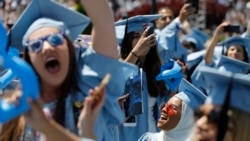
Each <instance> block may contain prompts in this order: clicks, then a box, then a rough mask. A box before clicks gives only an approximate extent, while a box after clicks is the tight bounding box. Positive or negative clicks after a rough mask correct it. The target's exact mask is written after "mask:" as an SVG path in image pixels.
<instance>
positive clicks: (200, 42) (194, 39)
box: [182, 29, 209, 51]
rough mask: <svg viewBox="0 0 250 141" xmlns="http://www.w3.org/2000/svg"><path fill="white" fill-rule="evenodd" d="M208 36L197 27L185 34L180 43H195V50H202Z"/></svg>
mask: <svg viewBox="0 0 250 141" xmlns="http://www.w3.org/2000/svg"><path fill="white" fill-rule="evenodd" d="M208 38H209V36H208V35H207V34H206V33H204V32H202V31H201V30H199V29H192V32H191V33H190V34H188V35H186V36H185V37H184V38H183V40H182V43H186V42H191V43H193V44H194V45H195V48H196V50H197V51H199V50H203V49H204V48H205V47H204V44H205V42H206V41H207V40H208Z"/></svg>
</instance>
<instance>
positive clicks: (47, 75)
mask: <svg viewBox="0 0 250 141" xmlns="http://www.w3.org/2000/svg"><path fill="white" fill-rule="evenodd" d="M55 33H59V31H58V29H56V28H52V27H44V28H40V29H38V30H36V31H34V32H33V33H32V34H31V35H30V37H29V41H34V40H36V39H39V38H42V37H46V36H49V35H52V34H55ZM29 56H30V60H31V63H32V65H33V66H34V68H35V70H36V71H37V73H38V74H39V76H40V78H41V82H42V84H46V85H49V86H55V87H58V86H60V85H61V84H62V83H63V81H64V80H65V78H66V76H67V73H68V70H69V49H68V46H67V41H66V40H65V39H64V38H63V43H62V44H61V45H58V46H56V47H54V46H52V45H51V44H50V43H49V42H48V41H47V40H45V41H43V43H42V49H41V51H40V52H37V53H36V52H29Z"/></svg>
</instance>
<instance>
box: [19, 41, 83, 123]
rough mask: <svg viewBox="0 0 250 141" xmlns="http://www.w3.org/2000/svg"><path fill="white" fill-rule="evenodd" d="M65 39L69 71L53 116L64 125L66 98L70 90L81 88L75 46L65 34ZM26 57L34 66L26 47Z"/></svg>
mask: <svg viewBox="0 0 250 141" xmlns="http://www.w3.org/2000/svg"><path fill="white" fill-rule="evenodd" d="M65 39H66V41H67V46H68V50H69V60H70V62H69V71H68V74H67V76H66V78H65V80H64V81H63V83H62V85H61V86H60V87H59V88H58V91H57V94H58V95H57V103H56V108H55V113H54V117H53V118H54V120H55V121H57V122H58V123H59V124H61V125H62V126H64V120H65V98H66V97H67V96H68V94H69V93H70V92H74V91H77V90H79V87H78V85H77V80H76V78H77V66H76V56H75V50H74V46H73V43H72V42H71V40H70V39H69V38H68V37H67V36H65ZM24 59H25V60H26V61H27V62H28V63H29V64H30V65H31V66H32V67H33V65H32V64H31V61H30V57H29V55H28V50H27V49H25V51H24ZM33 68H34V67H33ZM34 70H35V69H34ZM37 76H38V78H39V79H40V76H39V75H37Z"/></svg>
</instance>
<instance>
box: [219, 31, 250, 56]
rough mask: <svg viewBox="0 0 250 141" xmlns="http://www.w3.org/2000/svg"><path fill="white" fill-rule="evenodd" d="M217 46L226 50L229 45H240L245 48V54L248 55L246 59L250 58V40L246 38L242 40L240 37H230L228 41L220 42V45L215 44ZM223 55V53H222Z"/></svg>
mask: <svg viewBox="0 0 250 141" xmlns="http://www.w3.org/2000/svg"><path fill="white" fill-rule="evenodd" d="M217 45H218V46H223V47H226V48H227V49H228V48H229V47H230V46H231V45H240V46H243V47H245V49H246V51H247V54H248V56H247V57H248V59H249V58H250V39H248V38H243V37H240V36H234V37H230V38H228V39H226V40H225V41H222V42H220V43H218V44H217ZM223 54H224V52H223Z"/></svg>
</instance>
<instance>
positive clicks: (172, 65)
mask: <svg viewBox="0 0 250 141" xmlns="http://www.w3.org/2000/svg"><path fill="white" fill-rule="evenodd" d="M182 78H183V74H182V70H181V66H180V65H179V64H178V63H177V62H175V61H174V60H172V59H170V60H169V61H168V63H166V64H164V65H163V66H162V67H161V71H160V73H159V74H158V75H157V76H156V78H155V79H156V80H158V81H159V80H163V81H164V82H165V83H166V85H167V87H168V88H169V89H170V90H171V91H175V90H176V89H177V88H178V86H179V84H180V82H181V79H182Z"/></svg>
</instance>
